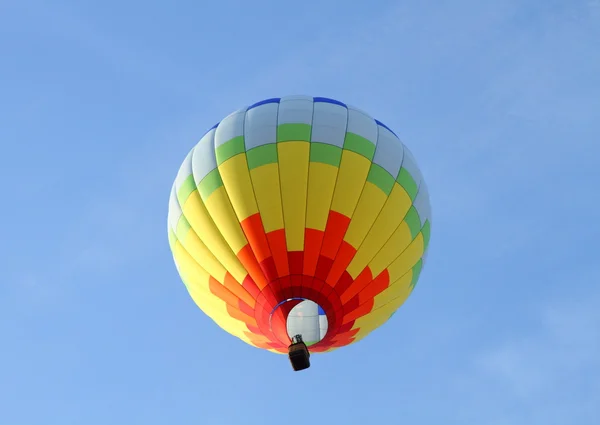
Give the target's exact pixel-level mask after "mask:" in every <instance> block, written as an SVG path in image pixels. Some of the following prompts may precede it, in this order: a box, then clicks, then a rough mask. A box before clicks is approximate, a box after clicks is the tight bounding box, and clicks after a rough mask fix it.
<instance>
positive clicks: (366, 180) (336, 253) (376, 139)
mask: <svg viewBox="0 0 600 425" xmlns="http://www.w3.org/2000/svg"><path fill="white" fill-rule="evenodd" d="M369 118H371V119H372V120H373V123H375V128H376V129H377V135H376V137H375V152H373V159H374V158H375V153H376V152H377V146H378V145H379V125H377V122H376V121H375V119H374V118H372V117H369ZM348 121H350V114H349V113H348ZM373 159H372V160H371V165H370V166H369V171H368V173H367V177H366V178H365V181H364V183H363V186H362V188H361V189H360V195H359V197H358V200H357V201H356V205H355V206H354V209H353V210H352V214H351V215H350V217H349V219H350V222H349V224H348V228H347V229H346V231H345V232H344V237H343V238H342V242H341V243H340V246H338V248H337V250H336V252H335V257H337V255H338V253H339V252H340V249H341V248H342V245H343V243H344V238H345V237H346V235H347V234H348V230H349V229H350V225H351V224H352V218H353V217H354V213H355V212H356V208H357V207H358V204H359V203H360V199H361V197H362V194H363V192H364V190H365V187H366V186H367V182H368V181H369V173H370V172H371V168H372V167H373V164H374V162H373ZM388 198H389V196H388ZM386 201H387V199H386ZM384 206H385V203H384ZM381 209H383V207H382V208H381ZM379 213H381V210H380V211H379ZM379 213H378V215H379ZM375 220H377V217H375ZM373 223H375V221H373ZM373 223H371V227H373ZM371 227H369V230H367V234H369V231H370V230H371ZM363 242H364V239H363ZM360 245H362V242H361V243H360V244H359V246H358V247H356V252H355V253H354V255H353V256H352V258H354V256H355V255H356V253H357V252H358V249H359V248H360ZM335 257H334V258H335ZM334 285H335V284H334ZM333 289H334V290H335V286H334V288H333ZM336 294H337V291H336ZM339 295H340V294H338V296H339ZM342 308H343V305H342Z"/></svg>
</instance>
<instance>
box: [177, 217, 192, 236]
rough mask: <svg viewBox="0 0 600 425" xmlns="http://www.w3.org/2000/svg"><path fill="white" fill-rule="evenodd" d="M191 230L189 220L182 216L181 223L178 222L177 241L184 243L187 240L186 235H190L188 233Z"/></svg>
mask: <svg viewBox="0 0 600 425" xmlns="http://www.w3.org/2000/svg"><path fill="white" fill-rule="evenodd" d="M191 228H192V226H190V223H189V222H188V221H187V218H185V216H184V215H182V216H181V217H179V221H178V222H177V229H176V230H175V236H177V239H178V240H179V241H181V242H183V241H184V240H185V237H186V235H187V234H188V231H189V230H190V229H191Z"/></svg>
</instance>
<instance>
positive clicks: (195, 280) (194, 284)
mask: <svg viewBox="0 0 600 425" xmlns="http://www.w3.org/2000/svg"><path fill="white" fill-rule="evenodd" d="M173 255H174V257H175V261H176V262H177V264H179V269H180V276H181V279H182V281H183V282H184V284H185V286H186V288H187V290H188V293H189V294H190V296H191V297H192V299H193V300H194V302H195V303H196V305H197V306H198V307H199V308H200V309H201V310H202V311H203V312H204V313H205V314H206V315H207V316H209V317H210V318H211V319H213V320H214V321H215V322H216V323H217V324H218V325H219V326H220V327H222V328H223V329H224V330H225V331H227V332H229V333H231V334H233V335H235V336H237V337H238V338H240V339H242V340H243V341H245V342H248V343H250V340H249V338H248V337H247V336H246V335H245V334H244V332H245V331H247V330H248V327H247V326H246V324H245V323H244V322H242V321H240V320H237V319H234V318H233V317H231V316H230V315H229V313H228V312H227V304H226V303H225V301H223V300H221V299H220V298H219V297H216V296H215V295H213V294H212V293H211V292H210V289H209V279H210V276H209V274H208V273H207V272H206V271H205V270H204V269H202V267H200V266H199V265H198V263H196V261H194V259H193V258H192V257H191V256H190V255H189V254H188V252H187V251H186V250H185V249H184V248H183V247H182V246H181V244H180V243H179V242H176V244H175V247H174V251H173Z"/></svg>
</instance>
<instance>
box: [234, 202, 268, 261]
mask: <svg viewBox="0 0 600 425" xmlns="http://www.w3.org/2000/svg"><path fill="white" fill-rule="evenodd" d="M240 224H241V226H242V230H243V231H244V234H245V235H246V239H248V243H249V244H250V246H251V247H252V251H253V252H254V256H255V257H256V259H257V260H258V262H259V263H261V262H262V261H263V260H264V259H265V258H268V257H270V256H271V250H270V249H269V243H268V242H267V236H266V235H265V228H264V227H263V223H262V220H261V218H260V214H258V213H257V214H254V215H251V216H250V217H248V218H246V219H245V220H243V221H242V222H241V223H240Z"/></svg>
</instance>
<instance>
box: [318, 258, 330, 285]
mask: <svg viewBox="0 0 600 425" xmlns="http://www.w3.org/2000/svg"><path fill="white" fill-rule="evenodd" d="M332 265H333V260H332V259H331V258H328V257H324V256H323V255H320V256H319V261H318V262H317V269H316V271H315V277H317V278H319V279H320V280H322V281H325V279H327V275H328V274H329V270H331V266H332Z"/></svg>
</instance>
